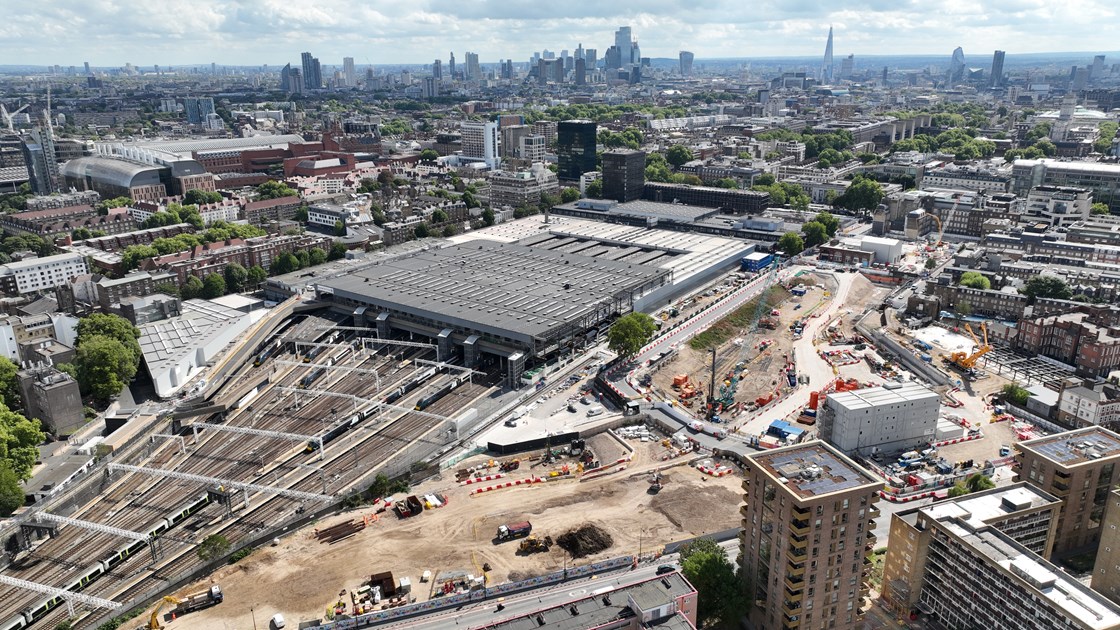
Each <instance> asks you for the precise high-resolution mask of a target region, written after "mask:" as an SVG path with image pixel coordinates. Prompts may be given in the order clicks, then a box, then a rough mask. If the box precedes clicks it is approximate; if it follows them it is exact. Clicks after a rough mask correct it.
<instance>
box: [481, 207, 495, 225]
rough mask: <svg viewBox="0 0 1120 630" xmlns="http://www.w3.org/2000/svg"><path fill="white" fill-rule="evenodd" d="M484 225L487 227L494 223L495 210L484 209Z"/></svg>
mask: <svg viewBox="0 0 1120 630" xmlns="http://www.w3.org/2000/svg"><path fill="white" fill-rule="evenodd" d="M482 225H484V226H486V227H490V226H491V225H494V211H493V210H491V209H490V208H487V209H485V210H483V211H482Z"/></svg>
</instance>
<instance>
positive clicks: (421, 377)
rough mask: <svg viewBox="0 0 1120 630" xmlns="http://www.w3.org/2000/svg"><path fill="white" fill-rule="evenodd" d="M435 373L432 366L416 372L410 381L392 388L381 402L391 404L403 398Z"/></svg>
mask: <svg viewBox="0 0 1120 630" xmlns="http://www.w3.org/2000/svg"><path fill="white" fill-rule="evenodd" d="M435 375H436V369H435V368H434V367H430V368H428V369H426V370H424V371H423V372H421V373H419V374H417V375H416V377H415V378H413V379H412V380H411V381H409V382H407V383H405V384H404V385H401V386H400V387H398V388H396V389H394V390H393V391H392V392H390V393H389V395H388V396H386V397H385V398H384V399H383V400H382V401H381V402H383V403H385V404H386V405H391V404H393V403H395V402H397V401H398V400H400V399H401V398H404V397H405V396H407V395H409V394H411V393H412V392H413V391H415V390H416V388H417V387H420V386H421V385H423V384H424V381H426V380H428V379H430V378H432V377H433V376H435Z"/></svg>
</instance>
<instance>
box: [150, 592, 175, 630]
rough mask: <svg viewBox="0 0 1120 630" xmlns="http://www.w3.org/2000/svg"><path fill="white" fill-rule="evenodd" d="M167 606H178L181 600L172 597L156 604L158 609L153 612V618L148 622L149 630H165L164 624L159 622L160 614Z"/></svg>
mask: <svg viewBox="0 0 1120 630" xmlns="http://www.w3.org/2000/svg"><path fill="white" fill-rule="evenodd" d="M165 604H171V605H172V606H178V605H179V600H177V599H175V598H174V597H171V596H170V595H169V596H167V597H164V598H163V599H161V600H159V603H158V604H156V609H155V610H153V611H152V617H151V618H150V619H149V620H148V630H163V624H161V623H160V622H159V613H160V611H162V610H163V607H164V605H165Z"/></svg>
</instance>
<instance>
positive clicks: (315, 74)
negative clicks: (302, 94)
mask: <svg viewBox="0 0 1120 630" xmlns="http://www.w3.org/2000/svg"><path fill="white" fill-rule="evenodd" d="M300 60H301V62H302V64H301V65H302V66H303V86H304V87H305V88H307V89H309V90H318V89H320V88H321V87H323V70H322V67H321V66H320V64H319V60H318V59H316V58H315V57H313V56H312V55H311V53H309V52H305V53H303V54H301V55H300Z"/></svg>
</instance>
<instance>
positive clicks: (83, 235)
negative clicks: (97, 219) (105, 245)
mask: <svg viewBox="0 0 1120 630" xmlns="http://www.w3.org/2000/svg"><path fill="white" fill-rule="evenodd" d="M70 238H71V239H73V240H75V241H84V240H86V239H87V238H93V232H91V231H90V230H89V228H84V227H80V228H78V229H76V230H74V231H73V232H71V233H70Z"/></svg>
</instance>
